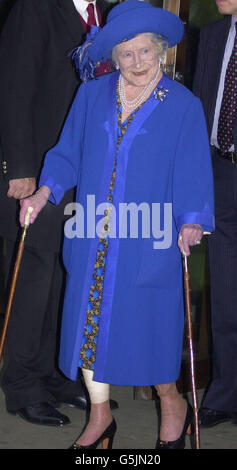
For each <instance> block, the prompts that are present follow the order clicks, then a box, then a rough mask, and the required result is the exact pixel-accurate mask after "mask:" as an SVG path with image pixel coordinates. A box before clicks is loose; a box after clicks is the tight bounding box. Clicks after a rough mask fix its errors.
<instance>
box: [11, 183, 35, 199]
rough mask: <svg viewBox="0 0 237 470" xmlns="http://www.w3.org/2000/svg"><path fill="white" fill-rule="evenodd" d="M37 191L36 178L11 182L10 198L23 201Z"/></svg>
mask: <svg viewBox="0 0 237 470" xmlns="http://www.w3.org/2000/svg"><path fill="white" fill-rule="evenodd" d="M35 190H36V180H35V178H18V179H14V180H10V181H9V189H8V192H7V196H8V197H13V198H14V199H23V198H24V197H29V196H31V195H32V194H33V193H34V192H35Z"/></svg>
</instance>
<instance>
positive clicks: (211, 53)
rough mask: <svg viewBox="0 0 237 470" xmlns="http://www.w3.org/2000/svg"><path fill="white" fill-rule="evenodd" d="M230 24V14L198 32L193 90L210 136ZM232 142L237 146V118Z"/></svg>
mask: <svg viewBox="0 0 237 470" xmlns="http://www.w3.org/2000/svg"><path fill="white" fill-rule="evenodd" d="M230 25H231V16H226V17H225V18H224V19H222V20H220V21H217V22H215V23H211V24H210V25H208V26H206V27H205V28H203V30H202V31H201V34H200V43H199V50H198V57H197V64H196V72H195V77H194V83H193V91H194V93H195V94H196V95H197V96H198V97H199V98H200V99H201V101H202V104H203V107H204V112H205V116H206V120H207V127H208V132H209V135H210V136H211V131H212V125H213V120H214V114H215V106H216V98H217V92H218V86H219V80H220V75H221V68H222V61H223V56H224V52H225V46H226V41H227V38H228V33H229V29H230ZM234 144H235V148H237V120H236V121H235V125H234Z"/></svg>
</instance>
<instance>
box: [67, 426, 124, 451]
mask: <svg viewBox="0 0 237 470" xmlns="http://www.w3.org/2000/svg"><path fill="white" fill-rule="evenodd" d="M116 430H117V425H116V422H115V420H114V419H113V421H112V422H111V423H110V425H109V426H108V427H107V428H106V430H105V431H104V432H103V434H101V436H100V437H99V438H98V439H97V440H96V441H95V442H93V443H92V444H90V445H89V446H81V445H80V444H77V443H76V442H74V444H73V445H72V446H71V447H69V449H74V450H79V449H81V450H83V449H96V448H97V447H98V445H99V444H100V443H101V442H102V449H112V446H113V440H114V436H115V433H116ZM77 440H78V439H77Z"/></svg>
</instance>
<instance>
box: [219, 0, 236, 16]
mask: <svg viewBox="0 0 237 470" xmlns="http://www.w3.org/2000/svg"><path fill="white" fill-rule="evenodd" d="M216 5H217V8H218V10H219V12H220V13H221V14H222V15H234V16H236V17H237V0H216Z"/></svg>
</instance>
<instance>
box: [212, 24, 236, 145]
mask: <svg viewBox="0 0 237 470" xmlns="http://www.w3.org/2000/svg"><path fill="white" fill-rule="evenodd" d="M235 29H236V35H235V41H234V47H233V51H232V54H231V56H230V60H229V63H228V66H227V69H226V75H225V84H224V91H223V97H222V102H221V109H220V116H219V121H218V131H217V141H218V145H219V147H220V150H221V151H222V152H227V151H228V150H229V148H230V147H231V145H232V144H233V124H234V120H235V115H236V109H237V23H235Z"/></svg>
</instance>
